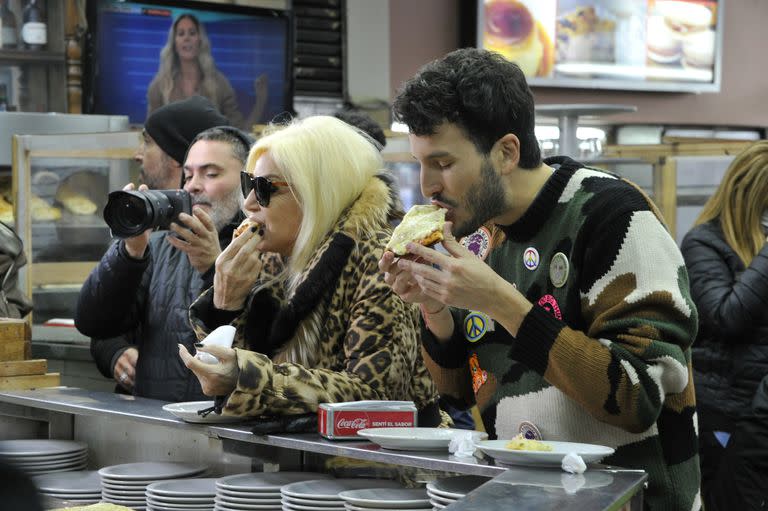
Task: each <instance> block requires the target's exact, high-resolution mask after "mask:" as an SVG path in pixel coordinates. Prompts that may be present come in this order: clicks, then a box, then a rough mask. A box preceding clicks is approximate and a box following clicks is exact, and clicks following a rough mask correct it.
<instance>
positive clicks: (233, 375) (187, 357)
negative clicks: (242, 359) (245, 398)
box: [179, 344, 240, 396]
mask: <svg viewBox="0 0 768 511" xmlns="http://www.w3.org/2000/svg"><path fill="white" fill-rule="evenodd" d="M197 350H198V351H203V352H205V353H210V354H211V355H213V356H214V357H216V358H218V359H219V363H218V364H206V363H205V362H201V361H200V360H198V359H196V358H195V357H193V356H192V355H191V354H190V353H189V351H187V348H186V347H184V345H183V344H179V356H180V357H181V360H182V361H183V362H184V365H185V366H187V368H189V370H190V371H192V372H193V373H195V376H197V379H198V380H200V386H201V387H202V388H203V394H205V395H206V396H226V395H227V394H230V393H231V392H232V391H233V390H235V387H237V378H238V376H239V375H240V369H239V368H238V367H237V354H236V352H235V350H233V349H232V348H225V347H223V346H215V345H211V346H202V347H198V348H197Z"/></svg>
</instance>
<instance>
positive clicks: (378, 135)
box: [333, 110, 387, 151]
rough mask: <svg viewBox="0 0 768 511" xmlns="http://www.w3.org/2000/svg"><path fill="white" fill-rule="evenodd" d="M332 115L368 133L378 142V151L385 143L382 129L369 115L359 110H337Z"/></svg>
mask: <svg viewBox="0 0 768 511" xmlns="http://www.w3.org/2000/svg"><path fill="white" fill-rule="evenodd" d="M333 116H334V117H336V118H337V119H341V120H342V121H344V122H346V123H347V124H349V125H350V126H354V127H355V128H357V129H359V130H361V131H364V132H365V133H366V134H368V136H369V137H371V138H372V139H374V140H375V141H376V142H378V143H379V151H381V150H382V149H384V147H385V146H386V145H387V137H386V136H385V135H384V130H382V129H381V126H379V124H378V123H377V122H376V121H374V120H373V119H372V118H371V116H370V115H368V114H366V113H364V112H361V111H359V110H337V111H336V112H335V113H334V114H333Z"/></svg>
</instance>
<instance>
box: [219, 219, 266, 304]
mask: <svg viewBox="0 0 768 511" xmlns="http://www.w3.org/2000/svg"><path fill="white" fill-rule="evenodd" d="M260 241H261V236H258V235H256V233H255V232H254V231H253V230H252V229H249V230H247V231H246V232H244V233H243V234H241V235H240V236H238V237H237V238H235V239H234V240H232V243H230V244H229V246H228V247H227V248H225V249H224V251H223V252H222V253H221V254H219V257H217V258H216V273H215V274H214V277H213V305H214V306H215V307H216V308H217V309H220V310H228V311H238V310H241V309H242V308H243V307H244V306H245V300H246V299H247V298H248V294H249V293H250V292H251V289H253V286H254V284H255V283H256V280H257V278H258V276H259V273H260V272H261V265H262V263H261V258H260V255H261V253H260V252H259V251H258V250H257V249H256V245H258V244H259V242H260Z"/></svg>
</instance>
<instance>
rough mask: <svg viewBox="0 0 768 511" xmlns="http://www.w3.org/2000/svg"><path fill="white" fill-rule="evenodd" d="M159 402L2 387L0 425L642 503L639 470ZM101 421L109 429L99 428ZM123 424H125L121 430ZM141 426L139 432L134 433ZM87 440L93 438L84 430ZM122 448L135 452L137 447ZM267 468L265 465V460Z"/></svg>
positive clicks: (545, 496) (493, 490)
mask: <svg viewBox="0 0 768 511" xmlns="http://www.w3.org/2000/svg"><path fill="white" fill-rule="evenodd" d="M164 404H166V403H165V402H164V401H157V400H154V399H145V398H137V397H133V396H121V395H117V394H112V393H107V392H97V391H87V390H82V389H77V388H69V387H56V388H49V389H40V390H28V391H5V392H0V424H3V422H4V420H5V419H6V418H7V419H8V420H10V421H18V420H20V419H21V420H23V419H28V420H33V421H45V422H48V424H49V429H48V432H47V434H48V436H50V437H51V438H75V437H77V436H78V435H77V434H76V431H75V429H76V428H78V424H80V425H81V426H80V427H82V428H86V429H87V418H93V419H94V420H98V421H101V424H100V425H97V427H96V429H98V430H99V431H101V432H102V433H104V429H114V430H115V431H113V432H112V433H113V434H117V435H119V437H120V438H121V442H122V443H124V442H125V440H126V438H129V439H130V436H129V433H128V432H125V434H123V432H122V431H119V430H121V429H131V430H133V434H134V435H135V436H134V438H133V440H132V442H134V443H141V442H142V440H141V439H142V438H145V439H147V441H149V439H151V438H152V436H153V435H156V434H161V435H164V436H166V437H174V436H177V437H180V436H182V435H183V434H186V433H193V434H199V435H205V436H207V437H209V438H213V439H218V440H221V441H222V442H223V446H224V452H230V453H237V454H244V455H249V454H252V455H258V456H259V458H261V459H266V460H267V462H272V463H274V465H275V466H273V467H271V469H273V470H274V469H277V468H279V467H278V466H277V465H278V464H279V462H280V460H283V459H285V456H283V453H284V452H285V450H292V451H301V452H302V453H318V454H323V455H331V456H345V457H348V458H354V459H359V460H368V461H376V462H381V463H388V464H392V465H399V466H410V467H417V468H423V469H430V470H437V471H445V472H454V473H461V474H474V475H484V476H491V477H494V479H492V480H491V481H489V482H488V483H486V484H484V485H483V486H481V487H479V488H478V489H477V490H475V491H473V492H472V493H470V494H469V495H468V496H467V497H466V498H465V499H463V500H461V501H459V502H457V503H455V504H452V505H450V506H449V507H448V508H446V509H448V510H449V511H453V510H459V511H460V510H467V511H469V510H480V509H482V511H493V510H495V509H499V510H501V509H509V506H510V504H511V503H514V507H515V509H518V510H529V509H530V510H534V509H536V510H538V509H558V508H560V507H561V506H567V508H568V509H584V510H599V509H605V510H616V509H620V508H622V507H623V506H625V505H629V504H630V501H631V509H632V510H635V509H637V510H639V509H641V507H642V488H643V483H644V482H645V480H646V479H647V475H646V474H645V473H644V472H642V471H635V470H622V469H614V468H611V467H604V466H601V465H597V466H595V467H592V468H591V469H590V470H587V472H585V473H584V474H583V475H580V476H573V475H570V474H566V473H564V472H562V471H560V470H559V469H550V468H534V467H501V466H496V465H494V464H493V461H489V460H485V459H477V458H464V457H456V456H453V455H451V454H448V453H445V454H443V453H435V452H426V451H425V452H412V451H393V450H387V449H383V448H381V447H379V446H378V445H377V444H374V443H371V442H369V441H367V440H366V441H358V440H353V441H329V440H325V439H324V438H322V437H320V436H319V435H317V434H314V433H307V434H277V435H254V434H253V433H251V428H250V427H249V426H248V423H247V422H244V423H242V424H236V425H230V424H227V425H213V424H211V425H206V424H190V423H186V422H184V421H182V420H180V419H177V418H176V417H174V416H173V415H171V414H170V413H168V412H166V411H164V410H163V409H162V406H163V405H164ZM84 418H86V419H84ZM75 419H78V420H75ZM83 421H85V422H83ZM104 424H108V425H109V427H108V428H104V426H103V425H104ZM121 425H123V426H127V427H123V428H121ZM164 428H170V430H169V431H170V433H171V435H168V431H166V432H163V431H162V430H163V429H164ZM138 430H141V431H143V433H141V434H137V433H136V431H138ZM88 438H89V439H91V438H92V436H91V435H90V434H89V435H88ZM89 443H90V442H89ZM92 448H93V447H92ZM127 448H128V449H133V450H138V449H140V446H139V445H133V446H127ZM276 448H277V449H276ZM110 449H111V448H110ZM168 450H169V451H170V449H168ZM111 461H112V462H113V463H114V462H124V461H125V460H119V459H112V460H111ZM264 466H265V468H264V469H265V470H267V468H266V466H267V465H266V464H265V465H264Z"/></svg>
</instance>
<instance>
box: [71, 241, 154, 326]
mask: <svg viewBox="0 0 768 511" xmlns="http://www.w3.org/2000/svg"><path fill="white" fill-rule="evenodd" d="M151 271H152V270H151V264H150V258H149V255H148V254H147V255H145V256H144V258H143V259H141V260H137V259H133V258H132V257H130V256H129V255H128V253H127V252H126V250H125V244H124V242H123V241H122V240H120V241H118V242H117V243H114V244H112V246H110V248H109V250H107V253H106V254H104V257H102V258H101V261H100V262H99V264H98V266H96V268H94V269H93V271H92V272H91V274H90V275H88V278H87V279H86V281H85V283H84V284H83V287H82V289H81V290H80V296H79V297H78V301H77V309H76V311H75V326H76V327H77V329H78V330H79V331H80V332H81V333H82V334H83V335H87V336H89V337H97V338H108V337H116V336H119V335H120V334H123V333H125V332H128V331H130V330H132V329H134V328H135V327H136V325H137V324H138V322H139V317H140V311H141V310H142V309H143V307H144V303H145V301H146V296H145V295H146V292H145V291H143V290H144V289H145V286H146V280H147V279H148V274H149V273H150V272H151Z"/></svg>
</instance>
